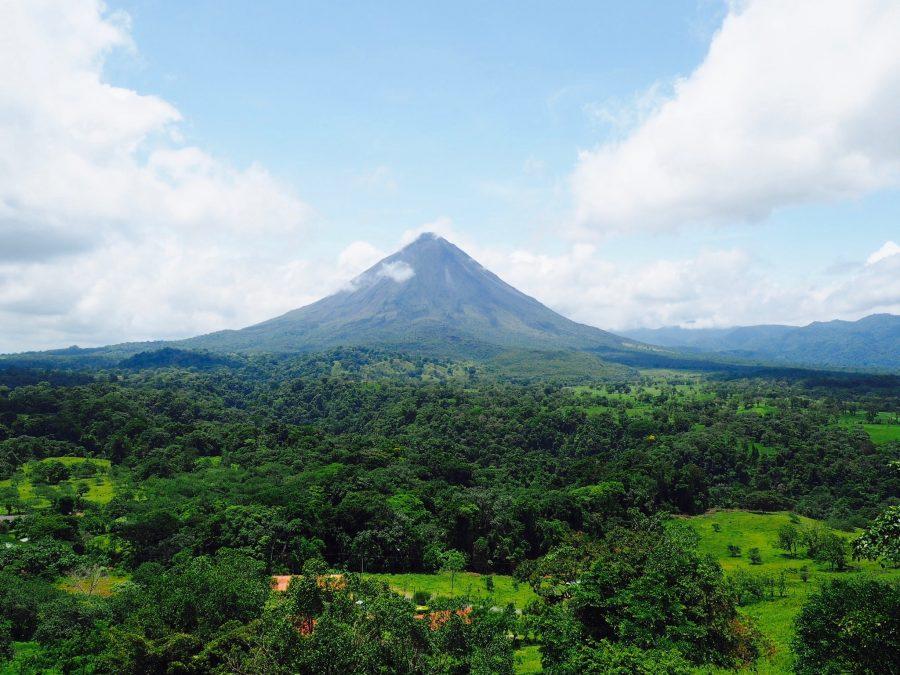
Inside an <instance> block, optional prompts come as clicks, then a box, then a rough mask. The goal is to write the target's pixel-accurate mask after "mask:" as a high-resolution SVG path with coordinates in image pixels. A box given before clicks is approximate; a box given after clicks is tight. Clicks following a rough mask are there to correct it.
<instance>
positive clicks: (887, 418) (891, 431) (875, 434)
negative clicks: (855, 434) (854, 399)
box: [840, 412, 900, 445]
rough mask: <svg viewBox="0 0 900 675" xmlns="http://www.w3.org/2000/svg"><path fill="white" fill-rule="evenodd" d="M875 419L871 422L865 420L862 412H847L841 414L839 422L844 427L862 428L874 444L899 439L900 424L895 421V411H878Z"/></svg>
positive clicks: (882, 443)
mask: <svg viewBox="0 0 900 675" xmlns="http://www.w3.org/2000/svg"><path fill="white" fill-rule="evenodd" d="M875 419H876V423H874V424H873V423H870V422H868V421H866V420H867V418H866V415H865V413H863V412H857V413H856V414H851V413H847V414H844V415H841V418H840V423H841V424H842V425H844V426H846V427H859V428H861V429H863V430H864V431H865V432H866V433H867V434H868V435H869V438H870V439H872V442H873V443H874V444H875V445H884V444H885V443H890V442H891V441H900V424H898V423H897V422H896V420H897V414H896V413H890V412H879V413H878V415H877V416H876V418H875Z"/></svg>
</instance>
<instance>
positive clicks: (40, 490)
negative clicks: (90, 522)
mask: <svg viewBox="0 0 900 675" xmlns="http://www.w3.org/2000/svg"><path fill="white" fill-rule="evenodd" d="M39 461H41V462H50V461H57V462H61V463H63V464H65V465H66V466H69V467H73V466H75V465H77V464H81V463H83V462H86V461H91V462H93V463H94V464H95V465H96V466H97V474H96V475H94V476H91V477H88V478H75V477H72V478H69V479H68V480H64V481H62V482H60V483H59V485H52V486H51V485H42V484H40V483H34V482H32V480H31V477H30V475H31V468H32V467H33V466H34V465H35V464H37V462H28V463H27V464H25V465H24V467H23V468H22V470H21V471H20V472H19V473H18V474H17V475H16V476H14V477H13V478H7V479H6V480H0V489H2V488H4V487H11V486H15V487H16V488H17V489H18V493H19V500H20V501H21V502H23V503H25V504H28V505H30V506H32V507H34V508H46V507H47V506H49V505H50V497H51V496H52V495H54V494H56V493H58V492H69V491H71V493H72V494H75V491H76V490H77V488H78V486H79V485H85V486H87V488H88V491H87V493H86V494H85V499H86V500H87V501H89V502H93V503H95V504H106V503H108V502H109V501H110V500H111V499H112V498H113V495H114V494H115V484H114V482H113V480H112V477H111V475H110V469H111V465H110V461H109V460H108V459H95V458H93V457H47V458H45V459H42V460H39ZM2 506H3V505H0V507H2Z"/></svg>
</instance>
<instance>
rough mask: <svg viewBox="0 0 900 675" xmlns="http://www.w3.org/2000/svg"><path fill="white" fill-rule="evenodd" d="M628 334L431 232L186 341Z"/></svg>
mask: <svg viewBox="0 0 900 675" xmlns="http://www.w3.org/2000/svg"><path fill="white" fill-rule="evenodd" d="M628 342H630V341H628ZM625 343H626V340H624V339H623V338H620V337H618V336H616V335H613V334H612V333H607V332H606V331H603V330H600V329H599V328H594V327H592V326H587V325H585V324H581V323H576V322H575V321H572V320H570V319H567V318H566V317H564V316H562V315H561V314H558V313H557V312H554V311H553V310H551V309H550V308H548V307H546V306H545V305H543V304H541V303H540V302H538V301H537V300H535V299H534V298H532V297H530V296H528V295H525V294H524V293H522V292H521V291H518V290H516V289H515V288H513V287H512V286H510V285H509V284H507V283H506V282H504V281H503V280H502V279H500V278H499V277H498V276H497V275H496V274H494V273H493V272H491V271H489V270H487V269H485V268H484V267H483V266H482V265H480V264H479V263H478V262H476V261H475V260H473V259H472V258H471V257H470V256H469V255H467V254H466V253H465V252H464V251H462V250H461V249H459V248H458V247H456V246H455V245H453V244H451V243H450V242H449V241H447V240H446V239H444V238H442V237H439V236H437V235H435V234H430V233H428V234H423V235H421V236H420V237H419V238H418V239H416V240H415V241H413V242H412V243H411V244H409V245H408V246H406V247H405V248H403V249H401V250H400V251H398V252H396V253H394V254H393V255H391V256H388V257H387V258H384V259H383V260H381V261H380V262H378V263H377V264H375V265H373V266H372V267H370V268H369V269H367V270H366V271H365V272H363V273H362V274H360V275H359V276H358V277H356V278H355V279H353V280H352V281H351V282H350V283H348V284H347V285H346V286H345V287H344V288H343V289H342V290H340V291H338V292H337V293H335V294H333V295H330V296H328V297H326V298H323V299H321V300H319V301H318V302H314V303H312V304H311V305H307V306H305V307H301V308H299V309H295V310H292V311H290V312H287V313H286V314H283V315H281V316H279V317H276V318H274V319H270V320H268V321H264V322H262V323H259V324H256V325H253V326H249V327H247V328H243V329H241V330H227V331H219V332H216V333H211V334H209V335H203V336H199V337H196V338H191V339H189V340H184V341H182V342H181V343H180V345H179V346H185V347H192V348H202V349H208V350H212V351H251V352H308V351H318V350H322V349H328V348H332V347H337V346H390V347H395V348H398V349H402V350H413V351H419V352H425V353H446V354H448V355H459V354H469V355H472V354H474V353H479V352H481V353H483V352H490V351H491V350H496V349H498V348H499V349H504V348H525V349H539V350H548V349H594V348H620V347H623V346H625Z"/></svg>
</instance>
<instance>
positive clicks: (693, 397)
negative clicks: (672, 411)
mask: <svg viewBox="0 0 900 675" xmlns="http://www.w3.org/2000/svg"><path fill="white" fill-rule="evenodd" d="M571 391H572V393H574V394H575V395H576V396H577V397H578V399H579V403H580V406H579V407H580V408H581V409H583V410H584V411H585V412H586V413H587V414H588V415H599V414H601V413H604V412H610V411H622V412H624V414H625V416H626V417H628V418H646V417H649V416H650V415H651V414H652V413H653V408H654V403H653V401H652V400H651V399H652V398H654V397H657V396H659V395H661V394H663V393H664V392H665V391H668V392H670V393H671V392H673V391H674V395H675V398H676V399H680V400H685V401H695V402H699V401H708V400H711V399H713V398H715V396H716V394H715V392H712V391H708V390H707V389H705V388H703V387H702V386H701V385H699V384H695V383H685V382H677V383H675V384H671V383H667V382H664V381H660V382H659V383H658V384H641V385H633V386H631V387H630V391H628V392H623V391H615V390H613V389H608V388H606V387H602V386H588V385H581V386H575V387H571Z"/></svg>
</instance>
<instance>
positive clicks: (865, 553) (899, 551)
mask: <svg viewBox="0 0 900 675" xmlns="http://www.w3.org/2000/svg"><path fill="white" fill-rule="evenodd" d="M853 557H854V558H855V559H856V560H860V559H866V560H876V559H878V558H880V559H882V560H883V561H884V562H885V563H887V564H888V565H891V566H893V567H897V566H900V506H891V507H888V509H887V510H886V511H885V512H884V513H882V514H881V515H880V516H878V518H876V519H875V522H874V523H872V524H871V525H870V526H869V527H868V529H867V530H866V531H865V532H863V533H862V534H861V535H860V536H859V537H857V539H856V540H855V541H854V542H853Z"/></svg>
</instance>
